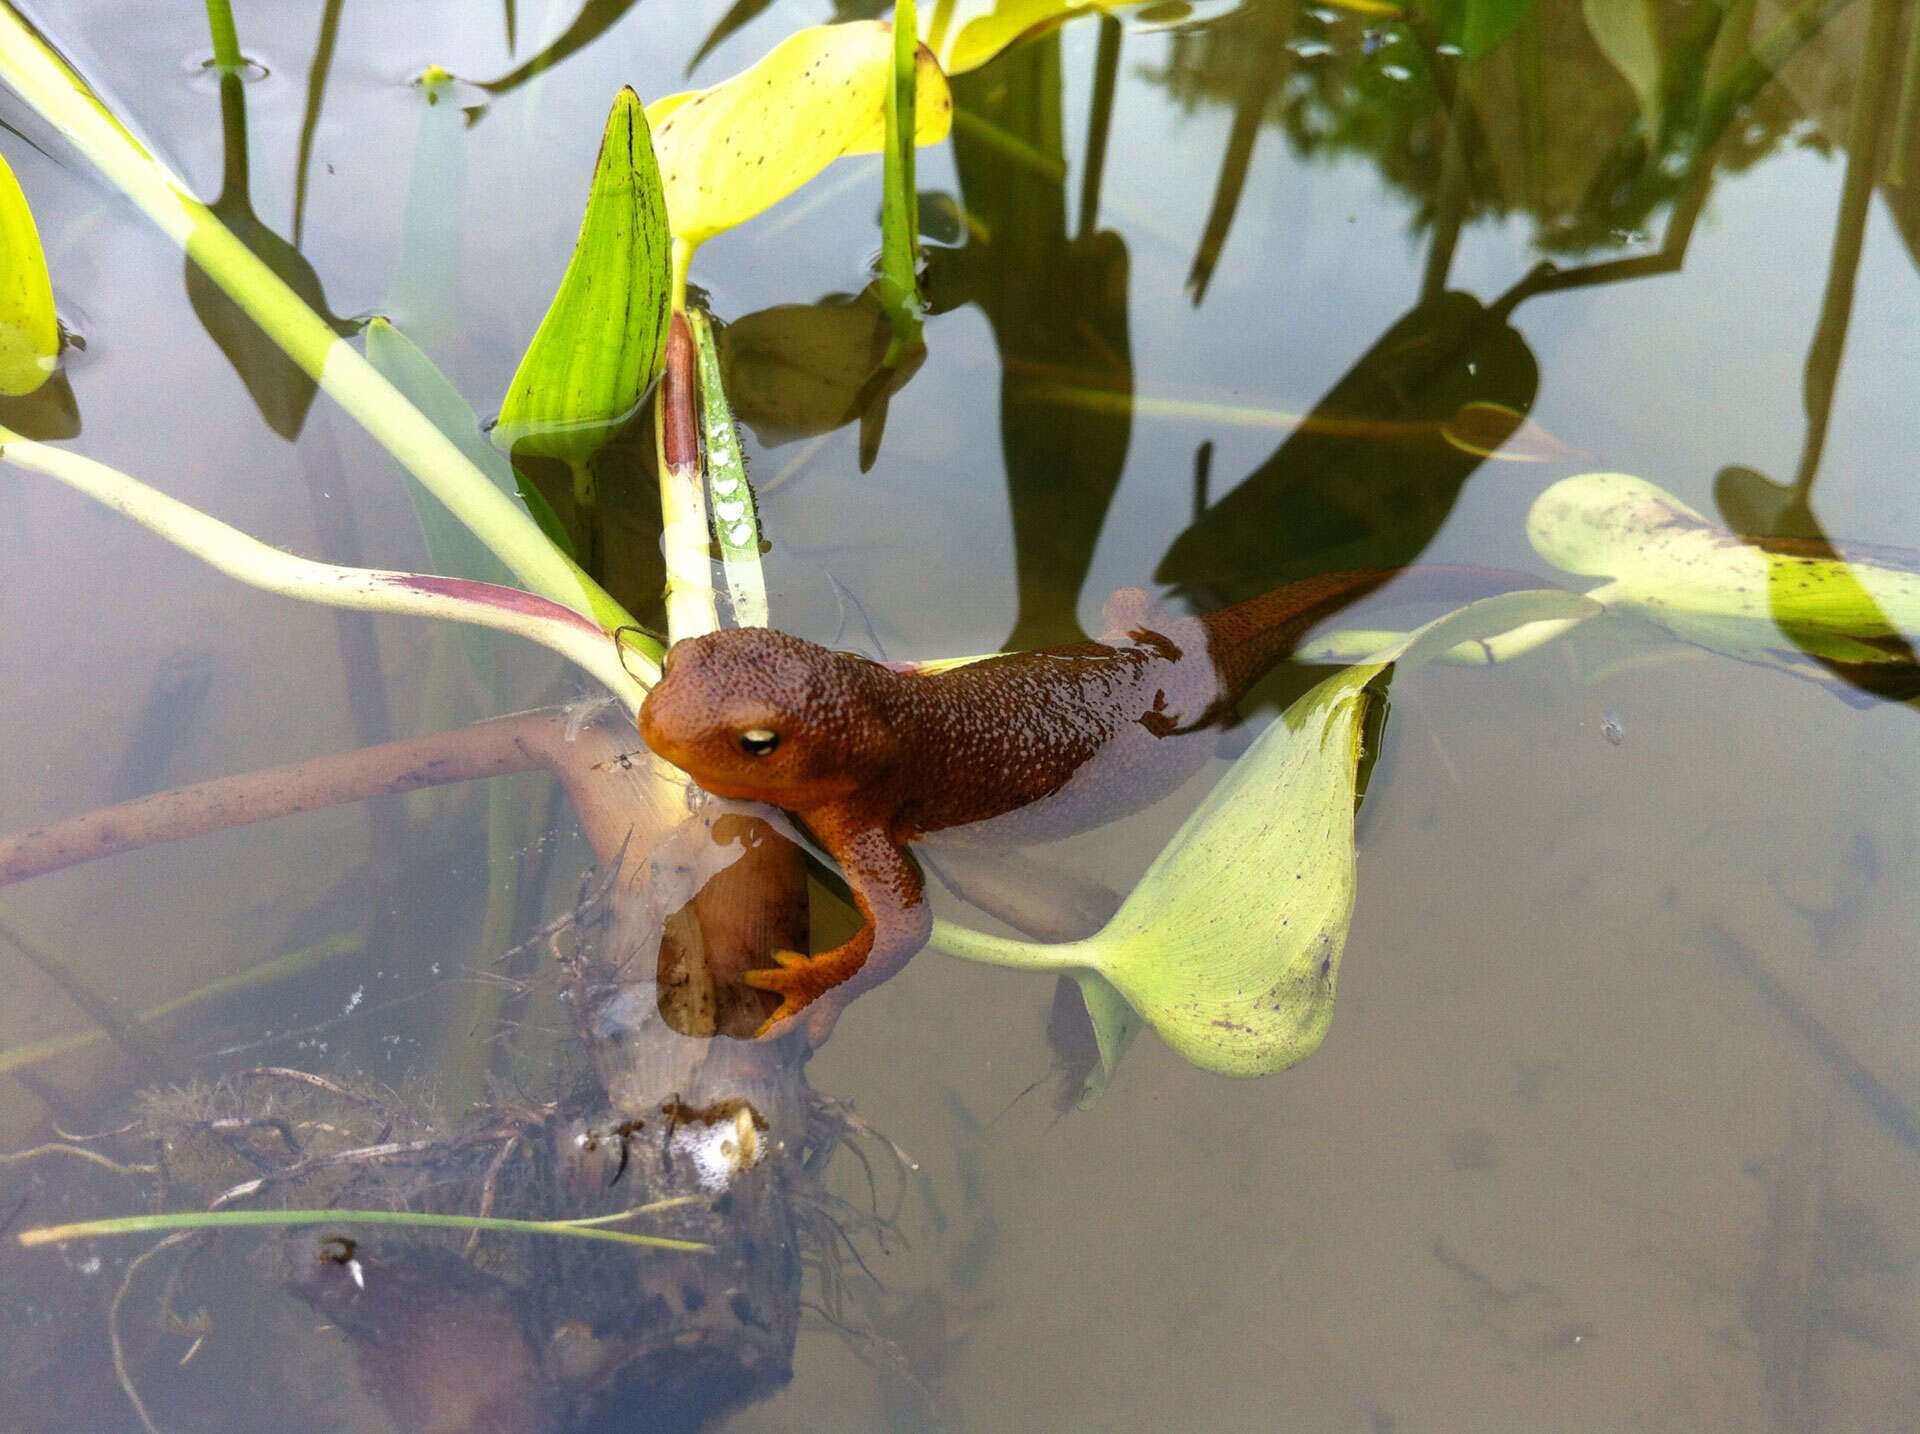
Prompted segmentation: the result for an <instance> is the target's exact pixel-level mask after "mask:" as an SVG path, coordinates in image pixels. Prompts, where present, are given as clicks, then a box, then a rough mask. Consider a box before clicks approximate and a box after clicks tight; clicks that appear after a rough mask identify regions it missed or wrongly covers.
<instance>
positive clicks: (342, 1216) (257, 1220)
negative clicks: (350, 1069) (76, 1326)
mask: <svg viewBox="0 0 1920 1434" xmlns="http://www.w3.org/2000/svg"><path fill="white" fill-rule="evenodd" d="M297 1225H415V1226H424V1227H426V1228H428V1229H434V1230H499V1231H503V1232H507V1233H514V1234H522V1235H564V1236H567V1237H568V1238H570V1239H575V1240H605V1241H608V1242H610V1243H612V1244H616V1245H646V1246H650V1247H652V1248H654V1249H659V1250H690V1251H693V1252H695V1253H704V1252H706V1251H709V1250H711V1249H712V1248H713V1246H711V1245H704V1244H702V1243H700V1242H699V1241H698V1240H670V1239H668V1238H666V1237H665V1236H664V1235H634V1234H629V1233H628V1232H627V1231H625V1230H603V1229H601V1228H599V1227H598V1226H595V1225H577V1224H574V1223H572V1222H570V1221H566V1220H503V1219H498V1218H495V1217H492V1216H483V1215H429V1214H424V1213H422V1212H420V1211H416V1210H181V1211H176V1212H173V1213H169V1214H160V1215H124V1216H121V1217H119V1218H117V1219H112V1220H83V1221H81V1222H79V1223H78V1224H73V1225H42V1226H40V1227H39V1228H38V1229H36V1230H22V1231H21V1232H20V1233H19V1234H17V1235H15V1236H14V1238H15V1239H16V1240H18V1241H19V1242H20V1243H21V1244H22V1245H26V1246H29V1247H31V1246H35V1245H54V1244H59V1243H61V1242H63V1241H66V1240H96V1239H99V1238H101V1237H102V1236H106V1235H150V1234H153V1233H155V1232H157V1231H161V1230H225V1229H234V1228H245V1227H253V1228H260V1227H265V1228H267V1229H291V1228H293V1227H294V1226H297Z"/></svg>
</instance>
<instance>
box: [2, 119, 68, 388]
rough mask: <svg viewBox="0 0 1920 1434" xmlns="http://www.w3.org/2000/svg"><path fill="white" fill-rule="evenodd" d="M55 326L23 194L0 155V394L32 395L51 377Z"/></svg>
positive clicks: (57, 332) (48, 281)
mask: <svg viewBox="0 0 1920 1434" xmlns="http://www.w3.org/2000/svg"><path fill="white" fill-rule="evenodd" d="M59 352H60V323H59V320H58V319H56V318H55V317H54V312H53V281H52V279H51V278H50V277H49V276H48V274H47V256H46V254H45V252H44V251H43V250H42V249H41V247H40V231H39V230H38V229H36V228H35V227H34V223H33V211H32V210H30V209H28V208H27V196H26V195H25V194H23V193H22V192H21V190H20V183H19V181H18V180H16V179H15V178H14V177H13V170H12V169H10V168H9V167H8V165H7V161H6V157H5V156H4V155H0V394H9V395H18V394H25V393H32V392H33V391H34V390H35V389H37V388H38V387H40V385H41V384H43V383H45V382H46V381H47V379H48V378H49V377H51V376H52V374H53V367H54V360H55V358H56V357H57V356H58V355H59Z"/></svg>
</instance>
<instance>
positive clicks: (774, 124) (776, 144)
mask: <svg viewBox="0 0 1920 1434" xmlns="http://www.w3.org/2000/svg"><path fill="white" fill-rule="evenodd" d="M916 62H917V72H916V82H917V87H918V92H919V100H918V104H917V106H916V108H915V111H914V120H915V123H914V138H915V139H916V140H917V141H918V142H919V143H920V144H938V143H939V142H940V141H941V140H943V139H945V138H946V137H947V131H948V129H949V128H950V127H951V124H952V120H953V96H952V94H951V92H949V90H948V89H947V81H946V76H945V75H943V74H941V73H940V67H939V65H938V64H936V63H935V61H934V58H933V55H932V53H931V52H930V51H928V50H927V48H926V47H925V46H920V47H919V49H918V50H917V52H916ZM892 73H893V27H892V26H890V25H887V24H884V23H882V22H881V21H878V20H866V21H856V22H853V23H850V24H845V25H815V26H812V27H810V28H808V29H805V30H801V31H799V32H797V33H795V34H792V35H789V36H788V37H787V38H786V39H785V40H782V41H781V42H780V43H779V44H778V45H776V46H774V48H773V49H772V50H770V51H768V52H767V54H766V55H765V56H764V57H762V59H761V60H760V62H759V63H758V64H756V65H754V66H753V67H752V68H751V69H748V70H743V71H741V72H740V73H739V74H737V75H734V76H733V77H732V78H731V79H727V80H723V81H721V82H720V83H719V84H717V85H715V86H713V87H712V88H711V89H706V90H700V91H698V92H695V93H689V94H681V95H668V96H666V97H665V98H663V99H658V100H655V101H654V102H653V104H652V105H650V106H649V107H648V110H647V117H648V119H649V120H651V121H652V123H653V124H654V125H655V126H656V134H655V149H656V152H657V153H658V154H659V156H660V172H661V174H662V176H664V179H665V184H666V196H667V214H668V216H669V217H670V218H671V220H672V222H673V233H674V237H675V238H676V239H679V240H682V241H683V242H685V243H687V244H690V245H691V244H699V243H701V242H703V241H704V240H707V239H710V238H712V237H713V236H714V235H715V234H718V233H720V232H721V231H722V230H724V229H731V228H732V227H733V226H734V225H736V224H739V223H741V222H742V221H743V220H747V219H751V218H752V217H753V216H754V215H756V214H759V213H760V212H761V211H763V210H766V209H770V208H771V207H772V206H773V205H775V204H777V203H778V202H779V201H780V200H782V199H784V198H786V197H787V196H788V195H789V194H791V193H793V191H794V190H796V189H798V188H799V187H800V186H801V185H803V184H805V183H806V182H807V181H808V180H809V179H811V178H813V177H814V175H816V174H818V173H819V172H820V171H821V170H823V169H825V168H826V167H827V166H828V165H829V164H831V163H833V161H834V160H836V159H838V158H840V157H841V156H842V155H846V154H872V153H875V152H877V151H879V150H881V149H883V148H885V146H886V133H887V127H886V115H887V89H888V85H889V82H890V79H891V76H892Z"/></svg>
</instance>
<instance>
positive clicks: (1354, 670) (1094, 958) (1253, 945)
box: [933, 591, 1592, 1075]
mask: <svg viewBox="0 0 1920 1434" xmlns="http://www.w3.org/2000/svg"><path fill="white" fill-rule="evenodd" d="M1591 607H1592V604H1590V603H1588V602H1587V601H1586V599H1584V598H1581V597H1579V596H1577V595H1576V594H1573V593H1565V592H1556V591H1546V592H1520V593H1506V594H1502V595H1501V596H1499V597H1495V598H1488V599H1487V600H1485V601H1484V602H1478V603H1474V604H1471V605H1470V606H1468V607H1465V608H1462V609H1460V610H1459V611H1458V612H1454V613H1450V614H1448V615H1447V616H1446V617H1444V618H1441V619H1439V620H1438V621H1436V622H1432V623H1429V624H1427V626H1425V627H1423V628H1421V629H1419V630H1418V631H1417V632H1415V633H1413V634H1412V635H1410V636H1409V637H1408V638H1407V639H1406V640H1405V641H1403V642H1402V643H1400V644H1399V645H1398V646H1397V647H1396V648H1395V649H1393V650H1391V651H1389V652H1386V653H1382V654H1380V655H1379V657H1378V658H1377V659H1376V660H1374V661H1371V662H1366V663H1361V664H1359V665H1357V666H1354V667H1350V668H1348V669H1347V670H1345V671H1344V672H1341V673H1338V674H1336V675H1335V676H1333V677H1330V678H1328V679H1327V680H1326V681H1325V682H1322V683H1321V684H1320V685H1319V686H1318V687H1316V688H1314V689H1313V690H1312V691H1311V692H1309V693H1307V694H1306V695H1305V696H1304V697H1302V698H1301V699H1300V700H1299V701H1297V702H1295V703H1294V704H1293V706H1292V707H1290V708H1288V709H1287V711H1286V713H1285V714H1284V715H1283V716H1282V717H1281V718H1280V719H1279V720H1278V721H1276V722H1274V723H1273V724H1272V725H1271V726H1269V727H1268V728H1267V730H1266V731H1265V732H1263V733H1262V734H1261V735H1260V736H1259V738H1258V739H1256V740H1255V742H1254V743H1253V745H1252V746H1251V747H1249V748H1248V749H1247V752H1246V754H1245V755H1244V756H1242V757H1241V758H1240V760H1239V761H1238V762H1236V763H1234V765H1233V767H1232V769H1231V770H1230V771H1229V772H1228V773H1227V775H1226V776H1225V777H1224V778H1222V779H1221V781H1220V783H1219V784H1218V785H1217V786H1216V787H1215V788H1214V789H1213V791H1212V792H1210V793H1209V794H1208V795H1207V799H1206V800H1205V801H1204V802H1202V803H1201V804H1200V807H1199V809H1198V810H1196V811H1195V812H1194V813H1193V815H1192V816H1190V817H1189V818H1188V819H1187V821H1186V823H1185V825H1183V826H1182V827H1181V828H1180V830H1179V831H1178V832H1177V833H1176V834H1175V836H1174V838H1173V840H1172V841H1170V842H1169V843H1168V844H1167V846H1166V847H1165V849H1164V850H1162V851H1161V853H1160V855H1159V856H1157V857H1156V858H1154V861H1153V864H1152V865H1151V866H1150V867H1148V868H1147V872H1146V874H1145V875H1144V876H1142V877H1141V878H1140V882H1139V884H1138V885H1137V886H1135V887H1134V889H1133V891H1132V892H1131V893H1130V894H1129V895H1128V897H1127V899H1126V901H1125V902H1123V903H1122V904H1121V907H1120V910H1119V911H1118V912H1117V913H1116V914H1115V915H1114V917H1113V919H1112V920H1111V921H1110V922H1108V923H1107V925H1106V926H1105V927H1104V928H1102V929H1101V930H1100V931H1099V932H1098V933H1097V934H1095V935H1094V936H1091V937H1089V938H1087V939H1086V940H1084V941H1076V942H1068V943H1064V944H1061V945H1054V946H1048V945H1041V944H1037V943H1032V942H1022V941H1012V940H1008V939H1005V938H1000V937H989V936H984V935H982V934H981V933H979V932H974V931H968V930H965V929H962V928H957V927H953V926H951V925H949V924H948V923H945V922H936V923H935V927H934V936H933V943H934V944H935V945H937V946H939V947H940V948H941V949H943V950H946V951H950V952H952V953H953V954H955V955H960V956H970V957H974V958H976V959H980V960H986V961H992V962H996V963H998V964H1001V965H1012V966H1026V967H1029V968H1040V969H1053V970H1068V971H1073V972H1076V973H1078V972H1080V971H1091V972H1093V973H1095V974H1097V975H1098V976H1100V977H1102V978H1103V979H1104V980H1105V981H1106V982H1107V983H1109V984H1110V985H1111V987H1112V990H1113V992H1114V993H1116V994H1117V995H1119V996H1120V997H1122V998H1124V1000H1125V1001H1126V1004H1127V1005H1129V1006H1130V1007H1132V1009H1133V1010H1134V1011H1135V1012H1136V1013H1138V1015H1139V1016H1140V1017H1141V1018H1142V1019H1144V1020H1145V1021H1146V1022H1147V1023H1148V1024H1150V1025H1151V1026H1153V1028H1154V1029H1155V1030H1156V1031H1158V1032H1159V1033H1160V1037H1161V1039H1162V1040H1164V1041H1165V1042H1166V1043H1167V1044H1168V1045H1169V1046H1171V1047H1173V1049H1174V1050H1176V1051H1178V1052H1179V1053H1180V1054H1181V1055H1182V1056H1185V1057H1186V1058H1187V1059H1188V1060H1190V1061H1192V1062H1193V1063H1194V1064H1195V1065H1198V1066H1202V1067H1204V1068H1206V1069H1208V1070H1214V1071H1220V1072H1222V1073H1224V1074H1227V1075H1264V1074H1266V1073H1268V1072H1271V1071H1277V1070H1283V1069H1285V1068H1286V1067H1287V1066H1290V1065H1292V1064H1294V1063H1295V1062H1296V1061H1299V1060H1301V1059H1303V1058H1304V1057H1306V1056H1307V1055H1310V1054H1311V1053H1312V1052H1313V1050H1314V1049H1315V1048H1316V1047H1317V1046H1318V1045H1319V1044H1320V1041H1321V1039H1322V1038H1323V1037H1324V1036H1325V1035H1326V1032H1327V1027H1328V1024H1329V1023H1330V1022H1331V1020H1332V1018H1333V993H1334V983H1335V981H1336V979H1337V977H1338V975H1339V968H1340V957H1341V953H1342V952H1343V950H1344V949H1345V946H1346V939H1347V927H1348V923H1349V922H1350V920H1351V919H1352V915H1353V900H1354V847H1353V813H1354V806H1355V801H1356V795H1357V790H1358V788H1357V779H1358V775H1359V768H1360V758H1361V755H1362V752H1361V746H1362V737H1363V733H1364V731H1365V727H1366V717H1367V710H1368V706H1369V703H1370V700H1371V694H1372V693H1373V691H1374V684H1375V683H1376V682H1377V681H1378V680H1379V679H1381V678H1382V677H1384V676H1385V675H1386V673H1387V672H1388V671H1389V669H1390V668H1392V667H1393V666H1394V664H1395V663H1396V661H1397V662H1400V663H1403V664H1406V665H1409V666H1417V665H1419V664H1420V663H1423V662H1428V661H1432V660H1433V659H1435V658H1437V657H1439V656H1440V655H1441V654H1442V653H1444V652H1446V651H1447V650H1448V649H1450V648H1452V647H1454V646H1456V645H1458V644H1460V643H1462V642H1471V641H1474V640H1476V639H1480V638H1485V637H1489V636H1492V635H1494V634H1497V633H1502V632H1505V631H1507V630H1508V629H1510V628H1513V627H1517V626H1519V625H1521V624H1524V623H1528V622H1535V621H1541V620H1545V619H1549V618H1561V617H1567V616H1573V615H1584V614H1585V613H1587V612H1589V611H1590V610H1591ZM1082 989H1083V991H1085V990H1086V986H1085V983H1083V986H1082ZM1105 996H1106V993H1105V992H1104V991H1102V990H1101V989H1100V987H1098V986H1095V987H1094V988H1093V994H1092V995H1091V996H1090V997H1089V1000H1088V1013H1089V1015H1091V1016H1092V1017H1093V1019H1094V1029H1095V1032H1096V1035H1098V1036H1099V1038H1100V1040H1101V1043H1102V1060H1103V1070H1105V1071H1109V1072H1110V1069H1111V1063H1110V1061H1109V1060H1108V1059H1107V1049H1108V1046H1109V1043H1111V1044H1112V1046H1113V1048H1114V1051H1115V1055H1114V1057H1113V1058H1114V1059H1117V1058H1118V1049H1119V1047H1120V1044H1121V1042H1122V1041H1123V1040H1124V1034H1125V1031H1124V1024H1123V1023H1121V1022H1119V1021H1118V1020H1116V1018H1115V1015H1114V1011H1113V1009H1112V1007H1111V1003H1107V1002H1106V1001H1105ZM1096 1003H1103V1004H1104V1005H1105V1010H1104V1011H1103V1010H1102V1009H1100V1008H1099V1007H1098V1006H1096Z"/></svg>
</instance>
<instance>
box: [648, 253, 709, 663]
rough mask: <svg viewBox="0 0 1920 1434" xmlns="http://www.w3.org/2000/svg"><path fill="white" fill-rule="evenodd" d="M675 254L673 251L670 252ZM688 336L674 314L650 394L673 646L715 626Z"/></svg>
mask: <svg viewBox="0 0 1920 1434" xmlns="http://www.w3.org/2000/svg"><path fill="white" fill-rule="evenodd" d="M675 251H676V253H677V252H678V245H677V244H676V246H675ZM695 363H696V361H695V358H694V351H693V334H692V331H691V330H689V329H688V327H687V316H686V315H685V314H684V313H683V312H681V311H679V310H677V309H676V310H675V311H674V315H673V318H672V320H671V323H670V327H669V328H668V331H667V366H666V370H665V371H664V372H663V373H662V374H661V375H660V387H659V389H658V390H657V391H656V392H655V394H654V404H655V407H654V424H653V431H654V442H655V444H656V456H657V457H658V459H659V465H660V528H661V532H660V542H661V545H662V547H663V548H664V550H665V555H666V561H667V637H668V640H669V641H671V642H678V641H680V639H681V638H683V637H698V636H699V635H700V634H701V633H703V632H712V631H714V630H715V629H716V628H718V627H719V625H720V616H719V613H718V611H717V610H716V609H715V607H714V602H713V559H712V558H711V557H710V556H709V553H710V544H709V540H708V537H707V503H706V494H705V492H704V491H703V489H702V485H701V482H700V420H699V415H698V411H697V409H696V406H695V404H696V400H695V391H696V389H697V387H698V384H699V377H698V375H697V373H696V371H695Z"/></svg>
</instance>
